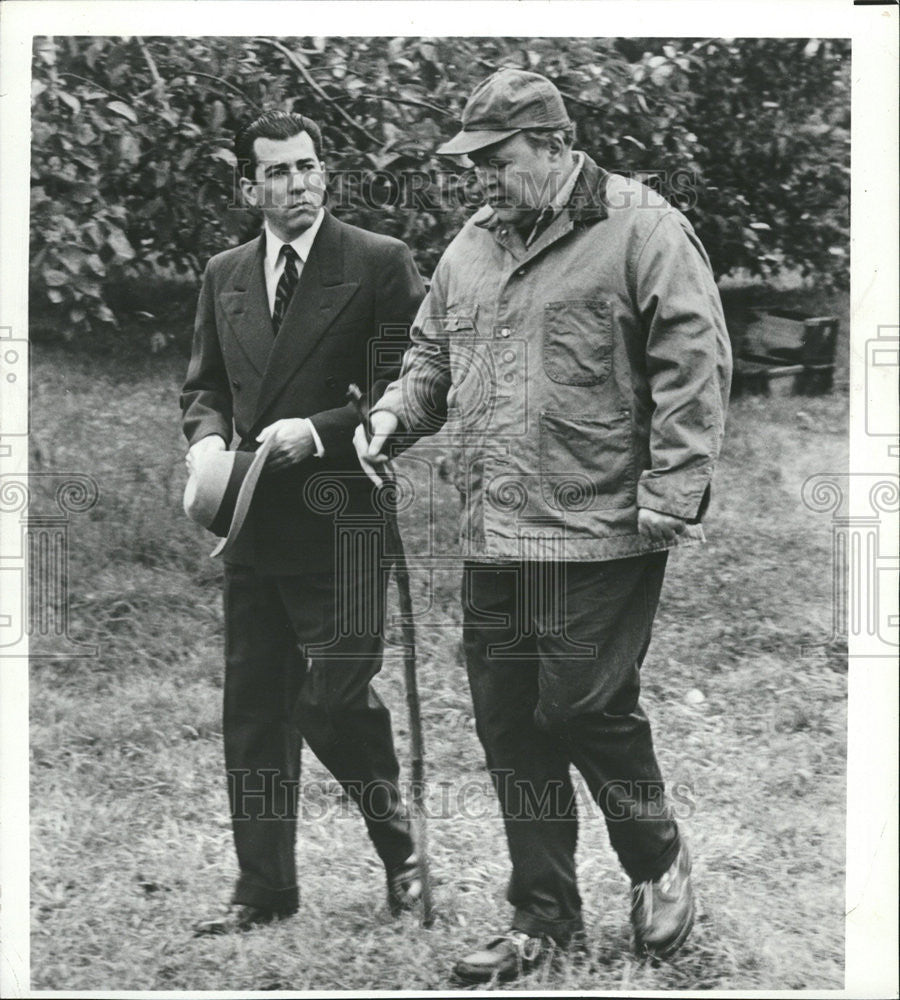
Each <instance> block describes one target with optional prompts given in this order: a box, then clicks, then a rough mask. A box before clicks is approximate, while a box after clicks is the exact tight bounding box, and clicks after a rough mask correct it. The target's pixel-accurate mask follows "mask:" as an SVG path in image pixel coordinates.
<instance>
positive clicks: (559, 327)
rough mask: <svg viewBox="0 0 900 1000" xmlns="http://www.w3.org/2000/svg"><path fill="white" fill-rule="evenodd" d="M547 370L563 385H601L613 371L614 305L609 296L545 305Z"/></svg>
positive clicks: (550, 376)
mask: <svg viewBox="0 0 900 1000" xmlns="http://www.w3.org/2000/svg"><path fill="white" fill-rule="evenodd" d="M543 352H544V371H545V372H546V374H547V377H548V378H550V379H552V380H553V381H554V382H558V383H560V384H561V385H578V386H590V385H600V383H601V382H604V381H605V380H606V379H607V378H608V377H609V373H610V371H611V370H612V307H611V305H610V303H609V301H608V300H607V299H573V300H570V301H568V302H548V303H547V304H546V305H545V306H544V339H543Z"/></svg>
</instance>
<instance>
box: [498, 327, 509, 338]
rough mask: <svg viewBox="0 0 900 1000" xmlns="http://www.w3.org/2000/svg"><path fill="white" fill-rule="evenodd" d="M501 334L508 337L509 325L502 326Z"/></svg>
mask: <svg viewBox="0 0 900 1000" xmlns="http://www.w3.org/2000/svg"><path fill="white" fill-rule="evenodd" d="M500 336H501V337H508V336H509V327H508V326H501V327H500Z"/></svg>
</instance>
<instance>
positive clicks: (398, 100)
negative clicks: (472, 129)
mask: <svg viewBox="0 0 900 1000" xmlns="http://www.w3.org/2000/svg"><path fill="white" fill-rule="evenodd" d="M357 98H361V99H363V100H367V101H390V102H391V104H408V105H409V106H410V107H412V108H425V109H426V110H428V111H435V112H437V114H439V115H443V117H444V118H453V117H455V116H454V114H453V112H452V111H448V110H447V109H446V108H439V107H438V106H437V105H436V104H429V103H428V101H414V100H413V99H412V98H410V97H388V96H387V94H355V95H351V94H348V95H347V96H346V97H340V98H334V100H335V101H338V100H346V101H354V100H356V99H357Z"/></svg>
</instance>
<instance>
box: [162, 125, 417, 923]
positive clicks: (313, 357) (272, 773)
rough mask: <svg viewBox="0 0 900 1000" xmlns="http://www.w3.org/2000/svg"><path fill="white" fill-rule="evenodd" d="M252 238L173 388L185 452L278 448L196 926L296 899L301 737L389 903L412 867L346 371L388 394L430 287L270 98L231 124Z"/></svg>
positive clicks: (237, 255)
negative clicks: (227, 879) (350, 204)
mask: <svg viewBox="0 0 900 1000" xmlns="http://www.w3.org/2000/svg"><path fill="white" fill-rule="evenodd" d="M235 153H236V156H237V158H238V163H239V169H240V186H241V191H242V193H243V196H244V198H245V200H246V202H247V203H248V204H249V205H251V206H253V207H254V208H258V209H259V210H261V212H262V216H263V219H264V222H265V227H264V232H263V233H262V235H261V236H259V237H258V238H257V239H254V240H252V241H251V242H249V243H246V244H244V245H243V246H239V247H237V248H235V249H232V250H227V251H225V252H224V253H220V254H218V255H217V256H215V257H213V258H212V260H210V262H209V265H208V266H207V268H206V272H205V274H204V276H203V283H202V288H201V291H200V300H199V304H198V309H197V319H196V325H195V331H194V343H193V354H192V357H191V362H190V367H189V369H188V375H187V380H186V382H185V385H184V389H183V392H182V396H181V406H182V411H183V428H184V433H185V435H186V437H187V439H188V442H189V444H190V450H189V452H188V458H187V461H188V465H189V466H192V465H193V464H196V463H197V462H198V461H200V460H201V459H202V456H203V453H204V452H206V451H207V450H210V449H214V450H219V449H225V448H227V447H228V443H229V442H230V441H231V440H232V436H233V434H234V432H236V433H237V436H238V439H239V444H238V448H240V449H244V450H251V451H252V450H255V449H256V448H257V447H258V446H259V444H260V443H261V442H262V441H264V440H266V439H269V438H271V439H272V440H271V442H270V452H269V455H268V458H267V460H266V467H265V469H264V472H263V476H262V478H261V479H260V481H259V484H258V486H257V488H256V491H255V493H254V496H253V500H252V503H251V506H250V510H249V513H248V516H247V520H246V522H245V525H244V527H243V529H242V530H241V532H240V534H239V536H238V537H237V539H236V540H235V542H234V544H233V545H232V546H231V547H230V550H229V553H228V555H227V557H226V565H225V585H224V599H225V704H224V721H223V730H224V742H225V765H226V770H227V775H228V792H229V803H230V807H231V815H232V828H233V832H234V841H235V846H236V849H237V857H238V863H239V866H240V877H239V879H238V882H237V887H236V889H235V892H234V895H233V897H232V905H231V907H230V909H229V911H228V912H227V913H226V914H225V915H224V916H223V917H221V918H217V919H215V920H208V921H204V922H203V923H202V924H199V925H198V926H197V933H202V934H208V933H225V932H227V931H230V930H244V929H247V928H249V927H251V926H254V925H256V924H260V923H267V922H269V921H271V920H273V919H275V918H279V917H282V916H285V915H287V914H290V913H293V912H295V911H296V910H297V908H298V905H299V895H300V892H299V887H298V884H297V877H296V868H295V859H294V840H295V834H296V818H297V817H296V812H297V798H298V788H299V774H300V746H301V741H302V740H305V741H306V742H307V744H308V745H309V746H310V748H311V749H312V750H313V752H314V753H315V754H316V756H317V757H318V758H319V759H320V760H321V761H322V762H323V763H324V764H325V766H326V767H327V768H328V769H329V770H330V771H331V773H332V774H333V775H334V776H335V777H336V778H337V779H338V781H340V782H341V784H342V786H343V788H344V790H345V791H346V792H347V794H349V795H350V797H351V798H353V799H354V801H356V802H357V804H358V805H359V806H360V808H361V810H362V812H363V815H364V817H365V822H366V825H367V828H368V832H369V835H370V837H371V839H372V842H373V844H374V846H375V849H376V851H377V852H378V855H379V857H380V858H381V860H382V862H383V864H384V866H385V871H386V875H387V884H388V903H389V906H390V909H391V911H392V912H393V913H395V914H396V913H399V912H401V911H403V910H405V909H409V908H411V907H412V906H413V905H414V904H415V902H416V900H417V899H418V897H419V894H420V892H421V884H420V882H419V872H418V865H417V860H416V858H415V853H414V850H413V844H412V840H411V838H410V829H409V822H408V819H407V816H406V812H405V808H404V806H403V803H402V800H401V796H400V792H399V789H398V774H399V767H398V763H397V758H396V754H395V752H394V744H393V735H392V731H391V722H390V714H389V712H388V710H387V708H386V707H385V706H384V704H383V703H382V701H381V699H380V698H379V697H378V695H377V694H376V693H375V691H374V689H373V688H372V686H371V683H370V682H371V680H372V678H373V677H374V675H375V674H376V673H377V672H378V670H379V669H380V667H381V657H382V634H383V622H384V582H385V581H384V572H383V569H382V567H381V565H380V564H381V562H382V560H381V558H380V553H381V552H382V545H381V531H380V525H381V520H382V519H381V517H380V516H379V511H378V507H377V503H376V498H375V496H374V495H373V493H372V490H371V486H370V484H369V483H368V480H367V479H366V477H365V475H364V474H363V473H362V472H361V471H360V469H359V466H358V464H357V460H356V453H355V451H354V448H353V444H352V435H353V430H354V427H355V426H356V424H357V422H358V420H357V417H356V413H355V410H354V408H353V407H352V406H351V405H349V404H348V403H347V402H346V399H345V393H346V389H347V385H348V383H351V382H356V383H358V384H360V385H364V386H365V388H366V389H367V390H368V392H369V396H370V398H371V399H377V398H378V396H379V395H380V392H381V391H382V390H383V388H384V386H385V385H386V384H387V383H388V382H389V381H390V380H391V378H393V377H394V376H395V375H396V373H397V370H398V367H399V359H400V357H401V356H402V353H403V349H404V347H405V346H406V335H407V331H408V326H409V323H410V321H411V320H412V318H413V316H414V315H415V312H416V309H417V307H418V305H419V302H420V301H421V299H422V298H423V296H424V287H423V284H422V281H421V279H420V277H419V274H418V272H417V270H416V267H415V264H414V263H413V259H412V256H411V254H410V252H409V249H408V248H407V247H406V245H405V244H403V243H401V242H400V241H399V240H395V239H392V238H390V237H386V236H379V235H375V234H373V233H369V232H366V231H364V230H362V229H357V228H356V227H354V226H350V225H347V224H345V223H342V222H339V221H338V220H337V219H335V218H334V217H333V216H332V215H331V213H330V212H328V210H327V209H325V208H324V207H323V202H324V199H325V172H324V168H323V166H322V159H321V134H320V131H319V128H318V126H317V125H316V124H315V122H313V121H312V120H310V119H308V118H306V117H304V116H302V115H296V114H289V113H287V112H281V111H271V112H265V113H263V114H262V115H260V116H259V117H257V118H256V119H255V120H254V121H252V122H250V123H249V124H248V125H247V126H245V127H244V128H243V129H242V130H241V131H240V132H239V133H238V135H237V137H236V141H235Z"/></svg>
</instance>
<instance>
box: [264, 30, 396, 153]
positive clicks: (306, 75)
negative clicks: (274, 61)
mask: <svg viewBox="0 0 900 1000" xmlns="http://www.w3.org/2000/svg"><path fill="white" fill-rule="evenodd" d="M254 41H256V42H259V43H261V44H262V45H268V46H270V47H271V48H273V49H277V50H278V51H279V52H280V53H281V54H282V55H284V56H286V57H287V60H288V62H289V63H290V64H291V65H292V66H293V67H294V69H295V70H297V72H298V73H299V74H300V75H301V76H302V77H303V79H304V80H305V81H306V82H307V84H308V85H309V86H310V88H311V89H312V90H313V92H314V93H315V94H316V95H317V96H318V97H320V98H321V99H322V100H323V101H326V102H327V103H328V104H333V105H334V109H335V111H337V112H338V114H339V115H340V116H341V117H342V118H343V119H344V121H346V122H348V123H349V124H350V125H352V126H353V127H354V128H355V129H356V130H357V131H358V132H360V133H361V134H362V135H364V136H365V137H366V138H367V139H368V140H369V142H374V143H375V145H376V146H383V145H384V141H383V140H382V139H379V138H378V137H377V136H375V135H372V133H371V132H369V131H368V129H367V128H366V127H365V126H364V125H360V123H359V122H358V121H357V120H356V119H355V118H353V117H352V115H349V114H347V112H346V111H345V110H344V109H343V108H342V107H341V106H340V104H339V103H338V102H337V101H336V100H335V99H334V98H333V97H329V96H328V94H326V93H325V91H324V90H323V89H322V88H321V87H320V86H319V84H317V83H316V81H315V80H314V79H313V78H312V76H311V75H310V72H309V70H308V69H307V68H306V67H305V66H304V65H303V63H301V62H300V60H299V59H297V57H296V56H295V55H294V53H293V52H291V50H290V49H289V48H287V47H286V46H284V45H282V44H281V42H278V41H276V40H275V39H274V38H261V37H257V38H255V39H254Z"/></svg>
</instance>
